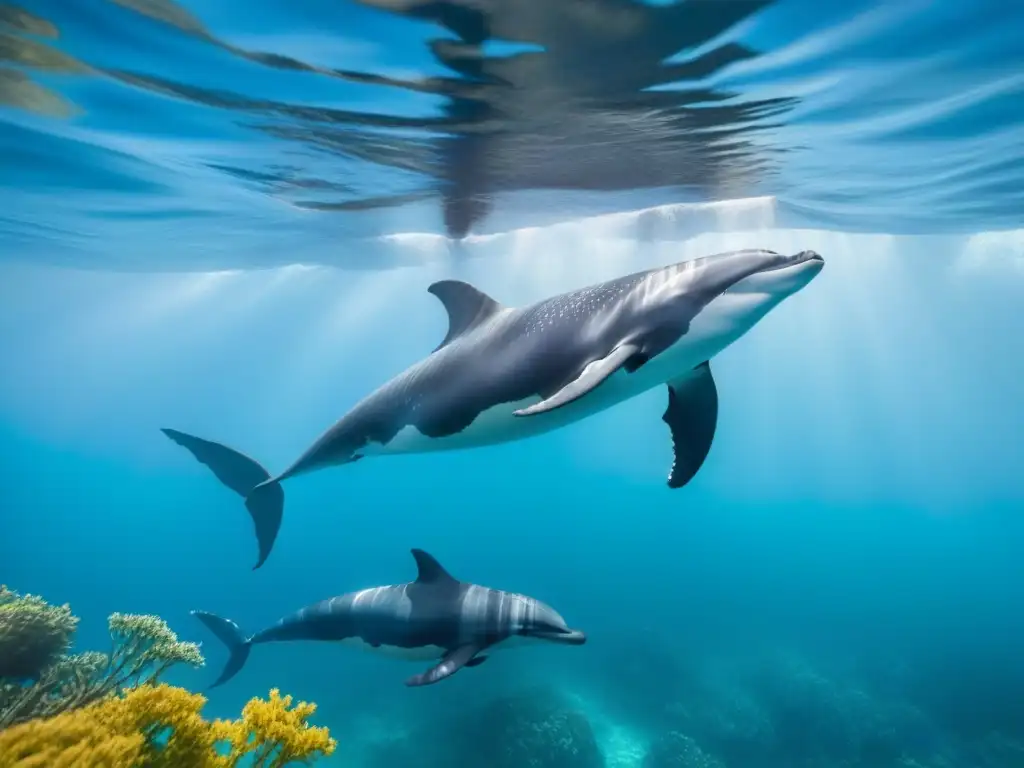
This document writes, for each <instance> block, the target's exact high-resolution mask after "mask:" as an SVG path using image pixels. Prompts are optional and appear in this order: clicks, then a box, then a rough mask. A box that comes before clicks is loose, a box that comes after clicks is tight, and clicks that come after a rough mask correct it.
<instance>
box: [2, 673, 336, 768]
mask: <svg viewBox="0 0 1024 768" xmlns="http://www.w3.org/2000/svg"><path fill="white" fill-rule="evenodd" d="M205 703H206V699H205V698H204V697H203V696H202V695H200V694H196V693H191V692H189V691H187V690H185V689H183V688H176V687H173V686H169V685H165V684H161V685H141V686H138V687H135V688H131V689H129V690H128V691H127V692H126V693H125V694H124V695H123V696H110V697H108V698H106V699H104V700H102V701H99V702H97V703H94V704H91V705H89V706H86V707H82V708H80V709H77V710H74V711H71V712H64V713H62V714H60V715H57V716H55V717H52V718H48V719H42V720H32V721H29V722H26V723H22V724H21V725H16V726H13V727H11V728H8V729H7V730H5V731H0V765H2V766H4V768H65V767H66V768H101V767H102V768H237V766H239V764H240V763H241V761H242V759H243V758H245V757H248V756H251V757H252V761H251V762H250V763H247V764H248V765H252V766H253V768H282V766H286V765H291V764H307V765H308V764H309V763H311V762H312V761H314V760H315V759H317V758H319V757H323V756H327V755H330V754H332V753H333V752H334V749H335V746H336V744H335V742H334V740H333V739H332V738H331V737H330V734H329V733H328V731H327V729H326V728H316V727H313V726H310V725H309V724H308V723H307V720H308V718H309V717H310V715H312V714H313V712H314V711H315V710H316V706H315V705H314V704H308V703H306V702H300V703H299V704H297V705H295V706H294V707H292V699H291V696H284V697H282V696H281V695H280V693H279V692H278V691H277V690H276V689H274V690H272V691H271V692H270V698H269V699H252V700H251V701H249V703H248V704H246V705H245V708H244V709H243V710H242V717H241V719H239V720H235V721H225V720H215V721H212V722H211V721H208V720H205V719H204V718H203V717H202V714H201V711H202V708H203V706H204V705H205ZM222 742H227V744H226V746H227V747H228V748H229V750H230V751H229V752H228V753H227V754H222V750H219V748H218V747H219V746H220V743H222Z"/></svg>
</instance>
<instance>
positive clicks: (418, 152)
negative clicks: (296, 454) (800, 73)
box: [0, 0, 796, 237]
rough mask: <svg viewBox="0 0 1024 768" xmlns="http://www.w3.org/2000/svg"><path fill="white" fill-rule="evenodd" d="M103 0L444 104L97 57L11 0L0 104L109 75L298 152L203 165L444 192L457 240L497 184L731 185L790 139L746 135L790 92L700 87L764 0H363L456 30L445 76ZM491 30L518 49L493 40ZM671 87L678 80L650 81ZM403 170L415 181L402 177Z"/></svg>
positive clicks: (53, 99)
mask: <svg viewBox="0 0 1024 768" xmlns="http://www.w3.org/2000/svg"><path fill="white" fill-rule="evenodd" d="M109 1H110V2H112V3H115V4H116V5H118V6H121V7H122V8H123V9H128V10H131V11H134V12H136V13H138V14H142V15H144V16H146V17H148V18H149V19H151V20H154V21H156V22H159V23H160V24H162V25H166V26H168V27H172V28H174V30H175V31H176V32H178V33H180V34H184V35H188V36H190V37H191V38H193V39H194V40H196V41H198V42H200V43H202V44H203V45H206V46H210V47H212V48H215V49H217V50H218V51H219V52H222V53H225V54H227V55H229V56H231V57H233V58H234V59H236V60H244V61H245V62H249V63H252V64H256V65H259V66H260V67H264V68H269V69H275V70H286V71H291V72H302V73H309V74H314V75H317V76H320V77H323V78H333V79H338V80H341V81H345V82H347V83H355V84H362V85H375V86H380V87H384V88H394V89H399V90H401V91H405V92H414V93H419V94H427V95H429V96H431V97H435V98H436V101H437V105H438V106H437V109H436V114H433V115H417V116H407V115H397V114H386V113H384V112H380V111H364V110H355V109H341V108H336V107H328V106H317V105H314V104H306V103H301V102H298V101H284V100H275V99H269V98H257V97H254V96H249V95H246V94H244V93H242V92H239V91H233V90H227V89H221V88H212V87H207V86H204V85H200V84H198V83H196V82H192V81H191V79H190V78H188V79H186V78H180V77H174V76H166V75H159V74H153V73H151V72H146V71H142V70H141V69H138V70H137V69H128V68H115V67H108V66H102V65H100V64H97V63H91V62H87V61H83V60H79V59H77V58H74V57H73V56H71V55H69V54H67V53H64V52H62V51H60V50H59V49H58V48H57V47H56V44H57V42H58V38H59V27H58V25H57V24H56V23H54V22H51V21H49V20H47V19H45V18H41V17H38V16H36V15H34V14H32V13H30V12H29V11H27V10H25V9H22V8H18V7H15V6H6V7H4V8H2V9H0V23H2V24H3V26H4V27H6V28H7V29H8V30H9V31H6V32H4V33H3V34H2V37H0V59H3V60H5V61H6V62H7V66H6V67H5V69H3V70H2V73H3V74H2V79H0V102H2V103H5V104H8V105H12V106H16V107H20V108H22V109H27V110H32V111H35V112H38V113H41V114H45V115H50V116H64V117H67V116H71V115H73V114H75V112H76V107H75V105H74V104H73V103H72V102H70V101H69V100H68V99H67V98H65V97H64V96H62V95H60V94H59V93H58V92H56V91H55V90H52V89H50V88H49V87H47V86H46V85H44V84H43V83H42V82H41V81H38V80H37V79H35V78H34V77H32V76H31V75H32V74H36V73H39V74H42V73H46V74H54V73H59V74H67V75H92V76H100V77H106V78H112V79H114V80H116V81H118V82H120V83H122V84H124V85H128V86H132V87H135V88H140V89H144V90H146V91H150V92H152V93H154V94H160V95H165V96H172V97H175V98H178V99H183V100H186V101H189V102H192V103H194V104H199V105H203V106H206V107H213V108H216V109H221V110H227V111H229V112H231V113H233V115H234V118H233V119H234V120H235V121H236V122H237V123H238V124H239V125H243V126H245V127H246V128H248V129H254V130H256V131H259V132H262V133H263V134H266V135H268V136H270V137H273V138H275V139H278V140H280V141H283V142H285V143H286V144H288V146H289V149H288V154H289V157H290V158H292V162H290V163H277V162H266V163H263V164H261V167H243V166H240V165H237V164H231V163H227V162H224V163H216V162H211V163H207V166H208V167H210V168H213V169H216V170H218V171H221V172H224V173H227V174H230V175H232V176H234V177H236V178H237V179H238V180H240V181H242V182H243V183H245V184H248V185H252V186H254V187H256V188H258V189H260V190H262V191H264V192H266V193H268V194H270V195H274V196H278V197H281V198H283V199H286V200H288V201H289V202H291V203H292V204H294V205H296V206H298V207H301V208H309V209H316V210H322V211H323V210H326V211H359V210H365V209H369V208H377V207H388V206H395V205H399V204H404V203H408V202H411V201H415V200H422V199H434V198H438V199H440V200H441V203H442V206H443V212H444V213H443V217H444V223H445V227H446V230H447V232H448V234H449V235H451V236H454V237H462V236H464V235H466V234H467V233H468V232H469V231H470V230H471V229H472V228H473V226H474V225H475V224H477V223H478V222H479V220H480V219H481V218H482V217H483V216H485V215H486V213H487V212H488V211H489V210H490V208H491V206H492V199H493V196H494V195H495V194H497V193H501V192H509V191H519V190H528V189H533V190H535V189H561V190H586V191H617V190H632V189H644V188H661V187H673V188H676V189H679V190H688V191H689V192H690V193H693V194H696V195H698V196H700V197H703V198H716V199H721V198H723V197H725V198H727V197H730V196H732V197H736V196H741V195H742V194H743V193H744V192H749V191H750V190H751V189H755V188H757V187H758V185H759V184H760V183H761V182H762V181H763V180H764V179H765V178H766V177H768V176H769V175H770V174H771V173H772V172H773V167H774V163H775V157H776V155H777V154H778V153H779V152H781V151H782V150H781V148H780V147H775V146H772V144H771V143H770V142H769V141H768V140H764V141H762V142H758V141H755V139H754V136H755V135H756V134H763V132H764V131H765V130H766V129H767V128H769V127H771V125H772V121H774V120H777V119H779V118H780V117H781V116H782V115H783V114H784V113H785V112H786V111H787V110H788V109H789V108H791V107H792V105H793V104H794V103H795V102H796V99H794V98H792V97H779V98H768V99H748V100H743V99H742V97H740V96H739V95H738V94H736V93H731V92H726V91H723V90H720V89H717V88H713V87H708V86H706V85H702V84H701V83H702V81H704V80H706V79H708V78H710V77H713V76H714V75H716V74H717V73H720V72H721V71H722V70H723V69H724V68H725V67H727V66H729V65H730V64H735V63H737V62H740V61H744V60H748V59H751V58H753V57H755V56H757V55H758V52H757V51H755V50H754V49H752V48H750V47H748V46H746V45H744V44H742V43H739V42H732V41H719V39H720V38H722V37H723V35H725V34H726V33H727V32H728V31H729V30H731V29H733V28H734V27H736V25H737V24H739V23H740V22H742V21H744V20H745V19H747V18H748V17H750V16H751V15H752V14H755V13H756V12H758V11H759V10H761V9H762V8H764V7H766V6H767V5H769V4H770V3H771V0H734V1H733V2H726V3H719V2H706V1H699V2H685V3H679V4H673V5H647V4H644V3H639V2H635V1H634V0H600V2H587V3H579V2H550V3H534V2H527V1H526V0H517V1H516V2H508V3H497V2H487V3H479V2H466V1H461V2H453V1H448V2H416V1H410V2H401V1H396V0H363V5H365V6H368V7H369V8H372V9H375V10H378V11H386V12H389V13H393V14H400V15H402V16H405V17H408V18H409V19H414V20H417V21H420V22H429V23H430V24H432V25H434V26H435V27H440V28H441V29H443V30H444V31H445V32H447V33H450V34H451V35H454V37H441V36H437V37H432V38H430V39H427V40H426V41H425V44H426V46H427V47H428V48H429V50H430V52H431V54H432V55H433V57H434V59H435V60H436V62H438V63H440V64H441V65H443V67H444V68H445V69H446V70H448V72H449V74H446V75H437V76H424V77H408V78H400V77H394V76H385V75H379V74H372V73H369V72H360V71H356V70H351V69H339V68H331V67H327V66H322V65H319V64H316V63H314V62H312V61H305V60H302V59H300V58H296V57H292V56H286V55H282V54H279V53H269V52H262V51H256V50H249V49H247V48H243V47H241V46H238V45H234V44H232V43H229V42H227V41H225V40H223V39H221V38H219V37H217V36H216V35H214V34H213V33H212V32H210V31H209V30H208V29H207V28H206V26H205V25H204V24H203V22H202V21H201V20H200V19H198V18H196V17H195V16H194V15H192V14H191V13H190V12H189V11H187V10H186V9H185V8H184V7H182V6H180V5H178V4H176V3H174V2H173V0H109ZM495 41H498V42H501V43H506V44H508V43H511V44H512V45H513V47H515V48H517V50H516V52H514V53H511V54H509V55H501V54H499V53H490V52H489V51H488V46H489V45H490V44H492V43H494V42H495ZM716 41H717V42H716ZM524 47H525V48H526V49H527V50H521V49H522V48H524ZM680 52H686V55H685V56H679V54H680ZM669 59H671V61H669ZM10 65H15V66H16V67H18V68H13V67H11V66H10ZM26 70H27V72H28V73H31V74H27V73H26ZM667 85H672V86H673V87H672V89H671V90H652V89H653V88H657V87H662V86H667ZM353 162H356V163H370V164H372V165H374V166H377V167H379V168H382V169H388V170H390V171H395V172H398V177H397V179H399V180H398V183H397V185H396V184H392V185H390V186H393V187H396V188H395V189H393V190H391V191H388V192H386V193H383V194H381V193H380V192H379V188H380V186H381V185H380V182H379V179H378V178H377V176H376V175H370V176H369V177H368V178H367V179H366V180H365V181H361V180H360V179H358V178H357V176H358V175H359V174H358V172H357V171H354V170H353V167H352V165H351V164H352V163H353ZM410 174H411V175H412V177H413V178H412V180H405V181H401V180H400V179H401V177H402V176H403V175H404V176H405V177H406V178H407V179H408V177H409V175H410Z"/></svg>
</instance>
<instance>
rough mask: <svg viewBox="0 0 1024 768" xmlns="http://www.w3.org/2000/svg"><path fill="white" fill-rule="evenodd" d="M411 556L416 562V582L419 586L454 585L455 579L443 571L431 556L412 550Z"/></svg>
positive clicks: (419, 550)
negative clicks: (446, 583)
mask: <svg viewBox="0 0 1024 768" xmlns="http://www.w3.org/2000/svg"><path fill="white" fill-rule="evenodd" d="M412 556H413V558H415V560H416V570H417V571H418V572H417V574H416V581H417V583H419V584H440V583H443V582H449V581H450V582H452V583H454V582H455V581H456V579H455V578H454V577H452V575H451V574H450V573H448V571H446V570H445V569H444V566H442V565H441V564H440V563H439V562H437V560H436V559H435V558H434V556H433V555H431V554H429V553H427V552H424V551H423V550H422V549H414V550H412Z"/></svg>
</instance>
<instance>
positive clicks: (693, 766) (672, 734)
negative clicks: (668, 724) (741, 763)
mask: <svg viewBox="0 0 1024 768" xmlns="http://www.w3.org/2000/svg"><path fill="white" fill-rule="evenodd" d="M643 768H725V764H724V763H723V762H722V761H721V760H719V759H718V758H717V757H714V756H713V755H709V754H707V753H706V752H704V750H702V749H701V748H700V747H699V746H697V742H695V741H694V740H693V739H691V738H690V737H689V736H686V735H684V734H682V733H679V732H678V731H669V732H668V733H666V734H664V735H663V736H661V737H660V738H658V739H656V740H655V741H654V742H653V743H652V744H651V746H650V749H648V750H647V755H646V756H645V757H644V765H643Z"/></svg>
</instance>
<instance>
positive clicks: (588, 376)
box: [513, 344, 640, 416]
mask: <svg viewBox="0 0 1024 768" xmlns="http://www.w3.org/2000/svg"><path fill="white" fill-rule="evenodd" d="M639 351H640V348H639V347H638V346H636V345H635V344H623V345H622V346H621V347H616V348H615V349H613V350H612V351H611V352H610V353H609V354H608V356H607V357H602V358H601V359H600V360H594V361H593V362H592V363H588V364H587V367H586V368H584V369H583V372H582V373H580V375H579V376H577V377H576V378H575V379H573V380H572V381H570V382H569V383H568V384H566V385H565V386H564V387H562V388H561V389H560V390H558V391H557V392H555V394H553V395H552V396H551V397H549V398H547V399H546V400H541V401H540V402H539V403H536V404H534V405H531V406H530V407H528V408H521V409H520V410H518V411H513V415H515V416H534V415H536V414H538V413H546V412H547V411H553V410H555V409H556V408H561V407H562V406H563V405H568V404H569V403H571V402H573V401H574V400H579V399H580V398H581V397H583V396H584V395H585V394H587V393H588V392H590V391H591V390H593V389H594V388H595V387H597V385H598V384H600V383H601V382H602V381H604V380H605V379H607V378H608V377H609V376H611V375H612V374H613V373H615V372H616V371H617V370H619V368H622V367H623V366H625V365H626V363H627V362H628V361H629V360H630V359H631V358H632V357H633V356H634V355H636V353H637V352H639Z"/></svg>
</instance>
